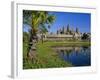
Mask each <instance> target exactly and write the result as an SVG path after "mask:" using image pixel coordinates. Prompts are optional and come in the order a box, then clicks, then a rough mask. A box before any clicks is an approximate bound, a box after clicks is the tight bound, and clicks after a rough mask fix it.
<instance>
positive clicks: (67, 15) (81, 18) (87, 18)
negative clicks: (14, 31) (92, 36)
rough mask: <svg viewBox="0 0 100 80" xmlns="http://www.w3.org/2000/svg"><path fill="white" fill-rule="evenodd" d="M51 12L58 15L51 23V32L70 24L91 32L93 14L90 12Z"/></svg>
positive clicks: (74, 27) (82, 30)
mask: <svg viewBox="0 0 100 80" xmlns="http://www.w3.org/2000/svg"><path fill="white" fill-rule="evenodd" d="M51 13H52V14H54V15H55V16H56V20H55V22H54V23H53V24H52V25H51V28H50V29H49V32H53V33H56V31H57V30H58V29H60V28H62V27H63V26H66V27H67V25H68V24H69V26H70V28H73V29H74V30H75V29H76V27H77V28H79V31H80V32H90V27H91V14H89V13H71V12H50V14H51ZM24 26H27V25H24ZM24 30H26V29H24Z"/></svg>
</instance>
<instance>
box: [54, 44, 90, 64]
mask: <svg viewBox="0 0 100 80" xmlns="http://www.w3.org/2000/svg"><path fill="white" fill-rule="evenodd" d="M54 50H56V52H57V53H58V56H59V58H60V59H62V60H64V61H67V62H70V63H71V64H72V65H73V66H90V65H91V48H90V46H88V47H55V48H54Z"/></svg>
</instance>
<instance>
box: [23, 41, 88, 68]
mask: <svg viewBox="0 0 100 80" xmlns="http://www.w3.org/2000/svg"><path fill="white" fill-rule="evenodd" d="M89 45H90V42H86V41H84V42H83V41H80V42H79V41H75V42H74V41H70V42H69V41H63V42H49V41H47V42H44V43H43V44H42V43H41V42H38V43H37V45H36V47H37V50H36V57H35V58H34V59H33V60H32V61H31V60H26V52H27V50H26V47H25V44H24V45H23V47H24V49H23V50H24V51H23V52H24V53H23V54H24V55H23V57H24V58H23V59H24V64H23V68H24V69H32V68H33V69H34V68H56V67H70V66H72V64H71V63H69V62H65V61H63V60H61V59H60V58H59V56H58V55H57V53H56V52H55V51H54V50H53V49H52V48H51V46H89Z"/></svg>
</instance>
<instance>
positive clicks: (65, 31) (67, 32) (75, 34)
mask: <svg viewBox="0 0 100 80" xmlns="http://www.w3.org/2000/svg"><path fill="white" fill-rule="evenodd" d="M81 36H82V34H81V32H79V29H78V28H76V29H75V30H74V29H73V28H70V26H69V24H68V25H67V26H66V27H65V26H64V27H62V28H61V29H59V30H57V32H56V34H55V33H50V34H46V35H45V39H46V40H80V39H81Z"/></svg>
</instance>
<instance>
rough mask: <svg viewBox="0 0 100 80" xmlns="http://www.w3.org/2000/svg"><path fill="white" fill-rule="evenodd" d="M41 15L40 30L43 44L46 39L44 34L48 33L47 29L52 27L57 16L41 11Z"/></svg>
mask: <svg viewBox="0 0 100 80" xmlns="http://www.w3.org/2000/svg"><path fill="white" fill-rule="evenodd" d="M40 13H41V22H40V29H41V32H42V43H43V38H44V35H43V34H45V33H46V32H48V30H47V27H48V28H50V25H51V24H52V23H53V22H54V20H55V16H54V15H50V14H49V13H48V12H46V11H41V12H40Z"/></svg>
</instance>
